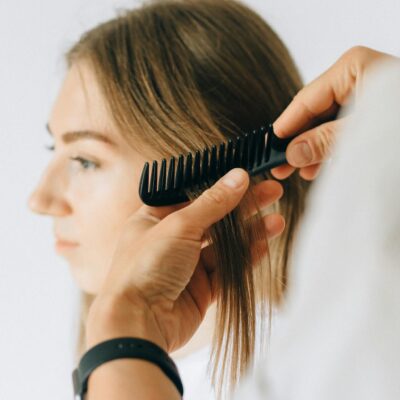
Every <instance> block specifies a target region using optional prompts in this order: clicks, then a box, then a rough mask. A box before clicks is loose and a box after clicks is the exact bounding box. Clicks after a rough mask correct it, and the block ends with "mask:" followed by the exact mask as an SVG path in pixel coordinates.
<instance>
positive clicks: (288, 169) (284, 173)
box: [271, 164, 296, 179]
mask: <svg viewBox="0 0 400 400" xmlns="http://www.w3.org/2000/svg"><path fill="white" fill-rule="evenodd" d="M295 170H296V168H294V167H292V166H291V165H289V164H283V165H280V166H279V167H275V168H272V169H271V174H272V175H273V176H274V178H276V179H286V178H287V177H288V176H290V175H292V173H293V171H295Z"/></svg>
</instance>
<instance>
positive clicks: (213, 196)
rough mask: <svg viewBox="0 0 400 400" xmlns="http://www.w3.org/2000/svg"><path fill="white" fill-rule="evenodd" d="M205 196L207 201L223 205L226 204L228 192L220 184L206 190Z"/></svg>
mask: <svg viewBox="0 0 400 400" xmlns="http://www.w3.org/2000/svg"><path fill="white" fill-rule="evenodd" d="M203 197H204V200H205V201H207V202H210V203H212V204H218V205H223V204H225V201H226V198H227V193H226V191H225V190H224V189H223V188H222V187H221V186H220V185H216V186H213V187H212V188H209V189H207V190H206V191H204V193H203Z"/></svg>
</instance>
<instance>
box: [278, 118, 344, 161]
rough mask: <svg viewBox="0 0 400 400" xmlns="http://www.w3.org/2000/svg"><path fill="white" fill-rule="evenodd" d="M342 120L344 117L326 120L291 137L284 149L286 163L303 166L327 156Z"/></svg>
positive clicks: (330, 152) (331, 149) (322, 159)
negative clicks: (293, 137)
mask: <svg viewBox="0 0 400 400" xmlns="http://www.w3.org/2000/svg"><path fill="white" fill-rule="evenodd" d="M343 121H344V118H341V119H339V120H336V121H330V122H326V123H324V124H322V125H319V126H317V127H316V128H313V129H310V130H309V131H307V132H304V133H302V134H301V135H300V136H298V137H296V138H295V139H293V140H292V141H291V142H290V143H289V145H288V147H287V149H286V158H287V160H288V163H289V164H290V165H292V166H294V167H296V168H303V167H306V166H308V165H313V164H316V163H320V162H322V161H324V160H325V159H327V158H329V157H330V156H331V154H332V151H333V147H334V143H335V142H336V136H337V132H339V131H340V130H341V127H342V124H343Z"/></svg>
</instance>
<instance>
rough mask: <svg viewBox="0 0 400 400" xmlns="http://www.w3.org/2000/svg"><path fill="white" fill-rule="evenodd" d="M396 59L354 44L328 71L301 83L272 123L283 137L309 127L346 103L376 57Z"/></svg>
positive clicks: (376, 59) (379, 59) (382, 60)
mask: <svg viewBox="0 0 400 400" xmlns="http://www.w3.org/2000/svg"><path fill="white" fill-rule="evenodd" d="M390 59H395V57H393V56H390V55H388V54H385V53H381V52H378V51H375V50H372V49H369V48H367V47H363V46H355V47H352V48H351V49H349V50H348V51H346V52H345V53H344V54H343V55H342V56H341V57H340V58H339V59H338V60H337V61H336V62H335V63H334V64H333V65H332V66H331V67H330V68H329V69H328V70H327V71H325V72H324V73H322V74H321V75H320V76H319V77H317V78H316V79H314V80H313V81H312V82H311V83H309V84H308V85H306V86H305V87H303V89H301V90H300V91H299V92H298V93H297V95H296V96H295V97H294V98H293V100H292V101H291V103H290V104H289V105H288V106H287V108H286V109H285V110H284V111H283V113H282V114H281V115H280V116H279V117H278V119H277V120H276V121H275V123H274V124H273V127H274V131H275V133H276V135H277V136H279V137H282V138H286V137H291V136H293V135H294V134H295V133H297V132H299V131H301V130H304V129H308V127H309V126H310V125H313V124H314V123H315V119H316V118H321V117H323V118H324V119H325V120H327V119H329V117H330V115H331V114H332V117H333V115H334V114H335V112H337V108H338V107H337V106H342V105H344V104H346V103H347V101H348V100H349V97H350V95H351V94H352V93H353V92H354V90H355V89H357V88H358V87H359V86H360V85H361V83H362V80H363V78H364V75H365V72H366V70H367V69H368V68H369V66H370V65H372V64H373V63H375V62H376V61H380V62H384V61H386V60H390Z"/></svg>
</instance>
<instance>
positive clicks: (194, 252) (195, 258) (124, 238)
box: [87, 168, 285, 352]
mask: <svg viewBox="0 0 400 400" xmlns="http://www.w3.org/2000/svg"><path fill="white" fill-rule="evenodd" d="M232 177H236V179H238V180H239V182H240V183H239V186H238V187H235V188H234V187H230V186H227V185H226V184H224V178H232ZM248 185H249V176H248V174H247V173H246V171H244V170H243V169H239V168H235V169H233V170H231V171H230V172H229V173H228V174H226V175H225V177H222V178H221V179H220V180H219V181H218V182H216V183H215V184H214V185H213V186H212V187H211V188H210V189H208V190H206V191H204V192H203V193H202V194H201V196H199V198H197V199H196V200H195V201H193V202H191V203H190V202H187V203H185V204H183V205H181V207H180V209H178V210H176V208H175V211H174V212H172V208H171V207H150V206H146V205H143V206H142V207H141V208H140V209H139V210H138V211H137V212H135V213H134V214H133V215H132V216H131V217H130V218H129V219H128V221H127V223H126V225H125V227H124V229H123V231H122V234H121V236H120V238H119V241H118V245H117V248H116V251H115V253H114V256H113V260H112V265H111V268H110V271H109V274H108V276H107V278H106V280H105V283H104V286H103V287H102V289H101V290H100V294H99V295H98V296H97V298H96V299H95V301H94V303H93V305H92V307H91V309H90V312H89V317H88V323H87V327H88V329H87V332H88V334H87V346H88V347H92V346H93V345H95V344H96V343H98V342H100V341H102V340H106V339H107V338H110V337H112V336H113V335H117V336H121V335H122V334H124V335H127V336H136V337H143V338H147V339H149V340H152V341H154V342H155V343H157V344H159V345H160V346H162V347H163V348H164V349H165V350H167V351H168V352H171V351H174V350H176V349H178V348H179V347H181V346H182V345H183V344H185V343H186V342H187V341H188V340H189V339H190V338H191V336H192V335H193V334H194V332H195V331H196V329H197V328H198V326H199V324H200V323H201V321H202V319H203V317H204V315H205V313H206V310H207V308H208V307H209V306H210V304H211V303H212V302H213V300H214V297H215V293H216V289H217V288H216V285H217V283H216V279H215V276H214V271H215V268H216V265H215V260H214V259H213V258H212V257H210V253H208V251H209V250H210V246H209V245H208V244H207V243H206V242H205V240H204V236H205V233H206V231H207V229H208V228H209V227H210V226H211V225H212V224H214V223H215V222H217V221H218V220H220V219H222V218H223V217H224V216H225V215H226V214H228V213H229V212H230V211H232V210H233V209H234V208H235V207H236V206H237V205H238V203H239V202H240V200H241V198H242V197H243V195H244V194H245V192H246V190H247V188H248ZM263 193H264V194H263ZM255 194H256V197H257V199H258V203H259V205H260V207H265V206H267V205H269V204H271V203H273V202H274V201H276V200H278V199H279V198H280V197H281V196H282V194H283V190H282V186H281V185H280V183H279V182H277V181H273V180H267V181H263V182H261V183H259V184H258V185H257V186H256V187H255ZM248 212H249V214H248V215H247V216H248V217H251V216H252V214H253V213H255V209H254V210H249V211H248ZM264 224H265V227H266V232H267V236H268V237H269V238H272V237H274V236H276V235H279V234H280V233H282V231H283V229H284V226H285V223H284V219H283V217H282V216H281V215H280V214H271V215H267V216H264ZM256 246H257V250H258V251H261V253H262V252H263V251H266V249H265V247H264V248H263V246H262V243H254V247H256ZM260 246H261V247H260ZM264 246H265V245H264ZM99 321H100V322H99ZM100 325H102V327H100ZM102 329H103V330H102Z"/></svg>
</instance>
